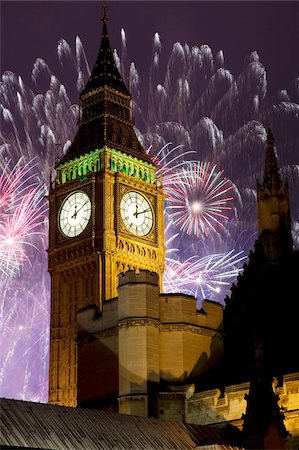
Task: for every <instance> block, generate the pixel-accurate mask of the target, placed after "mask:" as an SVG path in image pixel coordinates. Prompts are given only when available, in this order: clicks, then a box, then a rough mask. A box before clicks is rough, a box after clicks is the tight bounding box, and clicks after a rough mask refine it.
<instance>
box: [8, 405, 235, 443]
mask: <svg viewBox="0 0 299 450" xmlns="http://www.w3.org/2000/svg"><path fill="white" fill-rule="evenodd" d="M0 408H1V413H0V416H1V422H2V424H1V437H0V445H1V448H18V449H19V448H32V449H33V448H36V449H59V450H60V449H61V450H77V449H78V450H82V449H88V450H94V449H105V450H106V449H107V450H108V449H119V450H122V449H124V450H127V449H132V450H133V449H141V448H143V449H146V448H147V449H151V450H155V449H157V450H161V449H172V450H176V449H177V450H179V449H180V450H191V449H196V448H201V447H203V446H204V448H206V447H205V446H210V445H213V448H214V449H216V448H219V449H221V450H225V449H227V450H233V448H234V447H233V446H236V447H235V448H238V447H237V445H238V442H239V440H240V433H239V432H238V430H236V429H234V428H233V427H228V428H226V429H218V428H215V427H207V426H200V425H190V424H186V423H182V422H167V421H162V420H157V419H147V418H144V417H136V416H127V415H124V414H117V413H109V412H105V411H99V410H96V409H86V408H67V407H63V406H54V405H46V404H42V403H31V402H23V401H18V400H6V399H1V402H0ZM217 444H218V445H219V447H214V445H217Z"/></svg>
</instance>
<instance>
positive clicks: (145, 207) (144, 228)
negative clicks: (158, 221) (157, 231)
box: [120, 191, 153, 236]
mask: <svg viewBox="0 0 299 450" xmlns="http://www.w3.org/2000/svg"><path fill="white" fill-rule="evenodd" d="M120 213H121V218H122V220H123V222H124V224H125V226H126V228H127V230H128V231H130V233H132V234H134V235H135V236H146V235H147V234H148V233H149V232H150V231H151V229H152V226H153V211H152V208H151V205H150V204H149V202H148V200H147V199H146V198H145V197H143V195H141V194H139V192H135V191H130V192H127V193H126V194H125V195H124V196H123V198H122V199H121V202H120Z"/></svg>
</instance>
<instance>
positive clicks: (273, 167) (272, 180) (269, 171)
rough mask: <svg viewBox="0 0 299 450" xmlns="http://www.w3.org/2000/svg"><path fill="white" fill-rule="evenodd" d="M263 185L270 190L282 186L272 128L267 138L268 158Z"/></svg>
mask: <svg viewBox="0 0 299 450" xmlns="http://www.w3.org/2000/svg"><path fill="white" fill-rule="evenodd" d="M263 186H264V187H266V188H268V189H270V190H271V189H272V188H279V187H280V186H281V178H280V175H279V170H278V164H277V157H276V154H275V150H274V137H273V134H272V131H271V129H270V128H269V129H268V133H267V140H266V158H265V167H264V180H263Z"/></svg>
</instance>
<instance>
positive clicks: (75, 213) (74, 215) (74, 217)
mask: <svg viewBox="0 0 299 450" xmlns="http://www.w3.org/2000/svg"><path fill="white" fill-rule="evenodd" d="M77 212H78V211H77V205H75V212H74V214H73V215H72V217H71V218H72V219H76V217H77Z"/></svg>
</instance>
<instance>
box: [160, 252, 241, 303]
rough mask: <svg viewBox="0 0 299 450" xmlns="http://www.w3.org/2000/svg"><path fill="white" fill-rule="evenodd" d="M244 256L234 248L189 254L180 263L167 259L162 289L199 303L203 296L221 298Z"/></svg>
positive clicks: (204, 297)
mask: <svg viewBox="0 0 299 450" xmlns="http://www.w3.org/2000/svg"><path fill="white" fill-rule="evenodd" d="M246 258H247V256H246V255H244V252H243V251H239V252H237V251H236V250H235V249H232V250H231V251H229V252H223V253H215V254H211V255H207V256H204V257H198V256H191V257H190V258H188V259H186V260H185V261H183V262H181V261H176V260H173V259H169V258H167V260H166V270H165V274H164V279H163V285H164V291H165V292H184V293H186V294H190V295H193V296H194V297H196V298H197V299H198V300H199V302H200V303H201V301H202V300H203V299H210V300H215V301H221V299H223V298H224V296H225V294H226V293H227V292H228V289H229V286H230V285H231V283H232V281H233V280H234V279H235V278H236V276H237V275H238V273H239V272H240V263H241V262H242V261H244V260H245V259H246Z"/></svg>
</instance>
